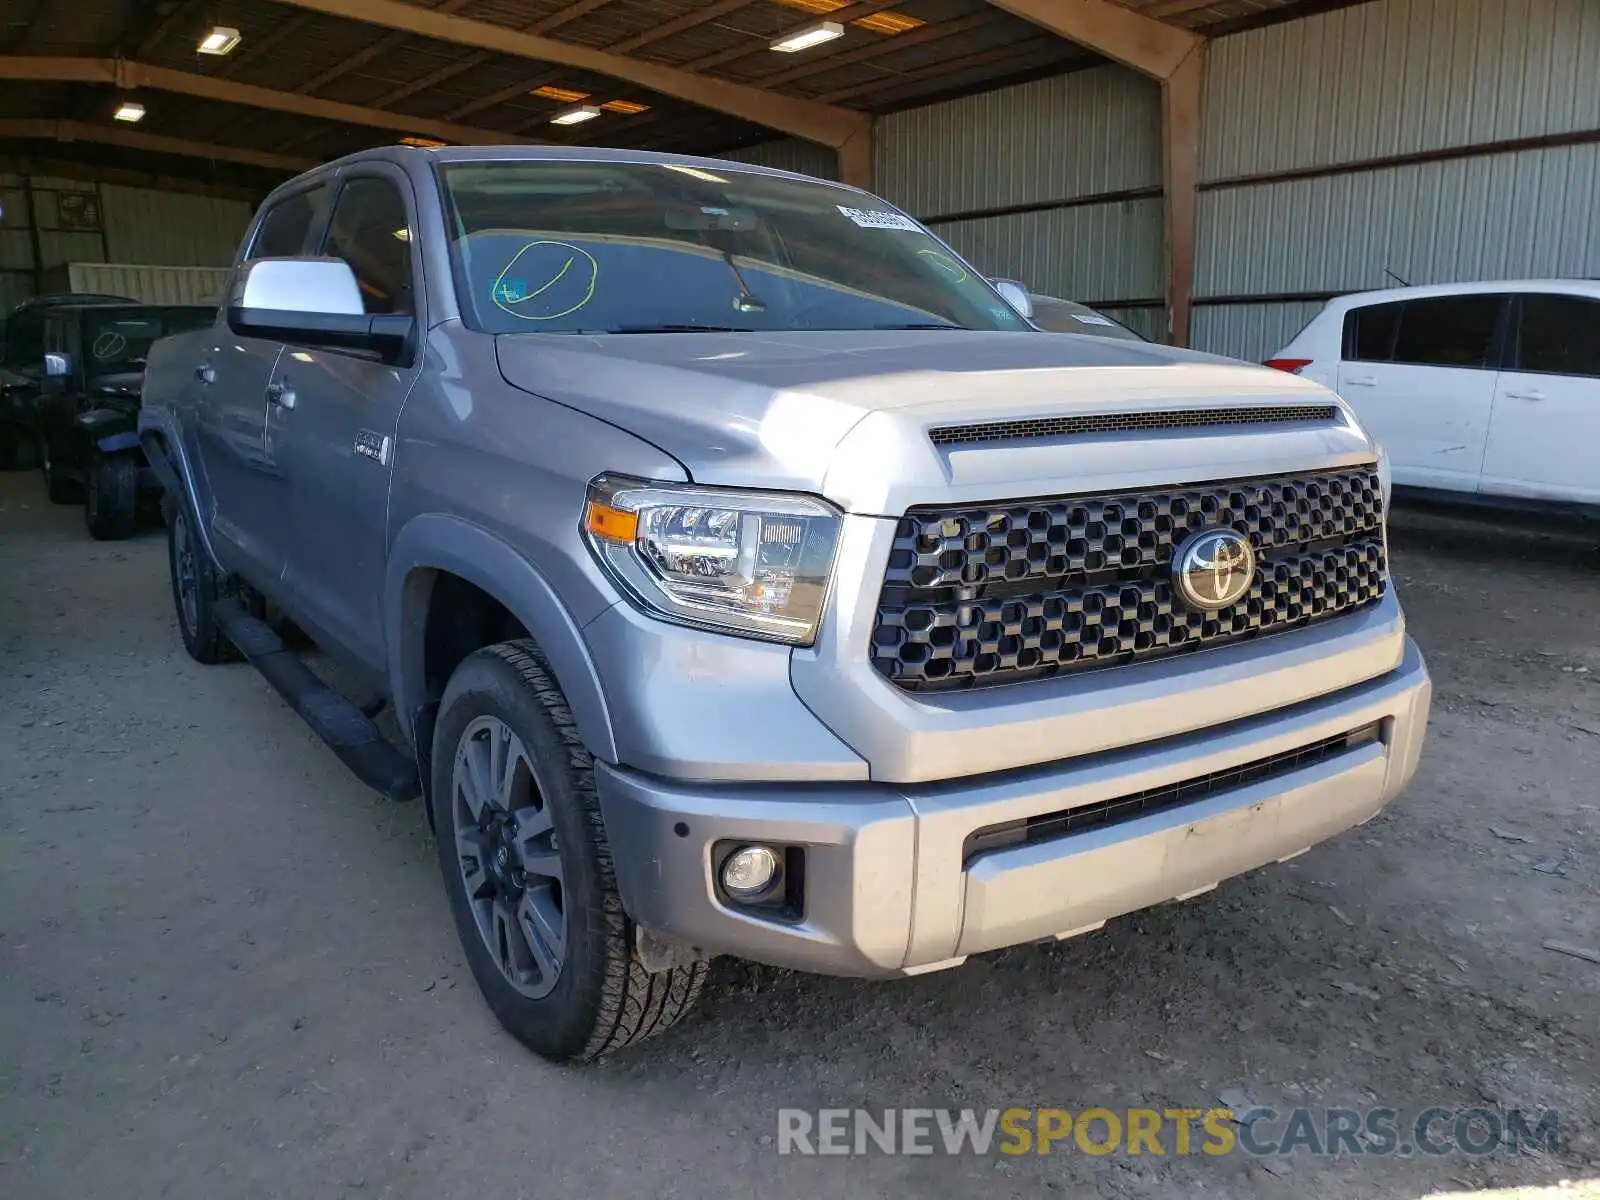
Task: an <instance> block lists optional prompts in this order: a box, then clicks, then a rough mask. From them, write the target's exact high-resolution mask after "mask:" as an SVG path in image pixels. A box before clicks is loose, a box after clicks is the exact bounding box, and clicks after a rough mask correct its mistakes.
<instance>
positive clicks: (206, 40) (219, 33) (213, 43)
mask: <svg viewBox="0 0 1600 1200" xmlns="http://www.w3.org/2000/svg"><path fill="white" fill-rule="evenodd" d="M238 44H239V31H238V30H237V29H230V28H229V27H228V26H226V25H216V26H213V27H212V30H211V32H210V33H208V34H206V35H205V37H203V38H201V39H200V44H199V45H198V46H196V47H195V49H197V50H198V51H200V53H201V54H215V55H218V56H219V57H220V56H221V55H224V54H229V53H231V52H232V51H233V48H234V47H235V46H237V45H238Z"/></svg>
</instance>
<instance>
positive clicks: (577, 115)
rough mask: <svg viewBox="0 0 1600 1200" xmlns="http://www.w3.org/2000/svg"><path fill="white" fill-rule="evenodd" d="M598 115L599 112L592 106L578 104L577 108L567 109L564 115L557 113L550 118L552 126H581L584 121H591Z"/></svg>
mask: <svg viewBox="0 0 1600 1200" xmlns="http://www.w3.org/2000/svg"><path fill="white" fill-rule="evenodd" d="M599 115H600V110H599V109H598V108H596V107H595V106H594V105H592V104H580V105H579V106H578V107H577V108H569V109H567V111H566V112H564V113H557V114H556V115H555V116H553V117H551V118H550V124H552V125H582V124H583V123H584V122H585V121H592V120H594V119H595V118H596V117H598V116H599Z"/></svg>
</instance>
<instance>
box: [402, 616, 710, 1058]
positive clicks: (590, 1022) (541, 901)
mask: <svg viewBox="0 0 1600 1200" xmlns="http://www.w3.org/2000/svg"><path fill="white" fill-rule="evenodd" d="M475 763H476V764H479V765H481V766H483V767H484V768H486V769H485V770H484V771H483V772H482V773H481V774H478V775H475V774H474V772H473V770H472V769H471V768H472V766H473V764H475ZM458 765H459V767H458ZM505 765H509V767H510V770H509V771H507V770H505ZM432 772H433V779H432V785H433V786H432V791H431V795H432V797H433V799H432V803H433V816H434V828H435V830H436V836H437V840H438V847H439V866H440V870H441V871H442V872H443V875H444V884H445V891H446V893H447V894H448V895H449V898H450V910H451V915H452V916H453V917H454V918H455V922H456V932H457V933H458V934H459V936H460V938H461V945H462V948H463V949H464V950H465V952H466V956H467V963H468V965H469V966H470V967H471V968H472V974H473V977H474V978H475V979H476V980H477V982H478V988H479V990H480V991H481V992H482V993H483V997H484V999H485V1000H486V1001H487V1002H488V1005H489V1008H490V1010H491V1011H492V1012H493V1013H494V1015H495V1016H496V1017H497V1018H498V1019H499V1021H500V1024H501V1025H503V1026H505V1028H506V1030H507V1031H508V1032H509V1033H511V1035H512V1036H513V1037H515V1038H516V1039H517V1040H518V1041H520V1042H522V1044H523V1045H525V1046H527V1047H528V1048H529V1049H530V1050H532V1051H534V1052H535V1053H536V1054H540V1055H543V1056H544V1057H546V1058H550V1059H555V1060H557V1061H562V1060H589V1059H594V1058H599V1057H600V1056H601V1055H604V1054H609V1053H611V1052H613V1051H616V1050H620V1049H622V1048H623V1047H624V1046H629V1045H632V1044H633V1043H635V1042H639V1041H642V1040H644V1039H645V1038H647V1037H650V1036H651V1035H652V1034H656V1033H660V1032H662V1031H663V1030H665V1029H667V1028H668V1027H670V1026H671V1025H673V1024H674V1023H676V1022H677V1021H678V1020H679V1018H681V1017H682V1016H683V1015H684V1014H685V1013H686V1012H688V1011H689V1008H690V1006H691V1005H693V1004H694V1001H695V998H696V997H697V996H698V995H699V993H700V989H701V986H702V985H703V984H704V982H705V977H706V970H707V964H706V963H703V962H697V963H694V964H692V965H689V966H679V967H674V968H671V969H670V970H667V971H663V972H660V973H657V974H651V973H649V972H647V971H646V970H645V969H644V967H643V966H642V965H641V964H640V962H639V959H638V957H637V954H636V951H635V943H634V925H633V922H632V921H630V920H629V919H628V916H627V914H626V913H625V912H624V911H623V908H622V900H621V898H620V896H619V895H618V892H617V882H616V876H615V874H614V872H613V870H612V863H611V851H610V847H609V845H608V844H607V841H606V834H605V826H604V823H603V821H602V820H601V816H600V802H599V797H598V795H597V794H596V791H595V782H594V760H593V759H592V758H590V756H589V752H588V751H587V750H586V749H584V746H583V742H582V741H581V740H580V739H579V737H578V731H577V727H576V726H575V725H574V723H573V720H572V714H571V712H570V711H569V710H568V708H567V702H566V698H565V697H564V696H562V694H561V691H560V689H559V688H558V687H557V686H556V683H555V680H554V679H553V678H552V677H551V675H550V673H549V671H548V669H547V667H546V665H545V662H544V659H543V657H542V656H541V655H540V654H539V652H538V650H537V649H536V648H535V647H534V645H533V643H532V642H528V641H517V642H502V643H500V644H499V645H495V646H489V647H486V648H484V649H482V650H479V651H477V652H476V653H474V654H471V655H469V656H468V657H467V658H466V659H465V660H464V661H463V662H462V663H461V665H460V666H459V667H458V668H457V669H456V672H455V674H454V675H452V676H451V678H450V682H449V685H448V686H447V687H446V688H445V692H444V699H443V700H442V702H441V704H440V707H439V717H438V722H437V724H436V725H435V727H434V736H433V762H432ZM485 776H488V777H493V778H497V779H498V778H508V779H510V781H511V785H510V786H509V787H507V788H498V787H496V788H484V787H482V786H481V785H479V784H474V783H473V780H474V779H475V778H476V779H481V778H484V777H485ZM458 784H460V787H458ZM486 795H487V796H488V797H489V799H488V802H486V803H482V807H481V808H480V809H479V811H478V813H477V814H476V816H474V814H473V811H472V809H473V805H474V801H475V800H476V801H480V802H481V801H482V800H483V799H484V797H485V796H486ZM495 808H498V809H499V813H498V814H496V813H492V812H491V809H495ZM512 814H514V817H512V819H511V820H508V821H503V822H501V821H500V818H501V816H511V815H512ZM496 822H500V824H499V825H498V826H497V825H496ZM506 851H509V853H506ZM549 872H554V874H553V875H552V874H549ZM469 877H470V878H471V879H472V881H473V882H472V884H470V885H469V882H468V880H469ZM469 887H470V893H469ZM512 912H515V913H516V914H518V916H519V917H522V916H527V918H528V922H527V924H528V927H535V928H538V929H543V930H544V931H545V934H544V935H535V936H529V934H527V933H524V932H521V930H522V929H523V928H525V926H524V921H523V920H521V919H515V920H514V919H512V916H511V914H512ZM557 918H559V922H558V920H557ZM535 922H537V925H536V926H535ZM513 931H517V932H516V933H515V934H514V933H513ZM552 932H553V934H554V936H549V935H551V934H552ZM513 936H515V937H517V938H518V939H520V940H518V941H517V942H515V943H512V942H511V941H510V939H511V938H512V937H513ZM535 941H539V942H541V943H542V950H540V951H535V950H534V949H533V947H534V944H535ZM491 945H495V946H496V948H495V949H491ZM519 948H520V951H519ZM552 963H553V964H554V970H553V971H552V970H551V969H550V968H551V964H552Z"/></svg>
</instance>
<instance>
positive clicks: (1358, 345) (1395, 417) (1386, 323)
mask: <svg viewBox="0 0 1600 1200" xmlns="http://www.w3.org/2000/svg"><path fill="white" fill-rule="evenodd" d="M1507 309H1508V297H1506V296H1499V295H1475V294H1464V295H1459V296H1435V297H1428V298H1424V299H1416V300H1397V301H1389V302H1387V303H1382V304H1370V305H1364V306H1362V307H1360V308H1353V309H1351V310H1350V311H1349V312H1348V313H1347V314H1346V316H1345V329H1344V354H1343V359H1342V361H1341V362H1340V364H1339V387H1338V391H1339V394H1340V395H1341V396H1343V397H1344V398H1345V399H1346V400H1348V401H1349V402H1350V404H1351V406H1352V407H1353V408H1354V409H1355V410H1356V412H1357V413H1358V414H1359V415H1360V417H1361V419H1362V421H1363V422H1364V423H1365V424H1366V425H1367V427H1368V429H1370V430H1371V431H1372V433H1373V434H1374V435H1375V436H1376V437H1377V439H1378V440H1379V441H1380V442H1381V443H1382V444H1383V446H1384V448H1385V449H1386V450H1387V451H1388V452H1389V461H1390V464H1391V466H1392V467H1393V470H1394V479H1395V482H1396V483H1399V484H1406V485H1410V486H1412V487H1429V488H1443V489H1447V490H1450V491H1464V492H1470V491H1473V490H1475V489H1476V488H1477V486H1478V475H1479V471H1480V469H1481V467H1482V464H1483V453H1484V447H1485V446H1486V445H1487V442H1488V437H1489V414H1490V412H1491V410H1492V408H1493V404H1494V389H1495V377H1496V369H1495V368H1496V364H1497V361H1498V353H1499V345H1500V341H1501V338H1502V336H1503V328H1504V324H1505V316H1506V312H1507Z"/></svg>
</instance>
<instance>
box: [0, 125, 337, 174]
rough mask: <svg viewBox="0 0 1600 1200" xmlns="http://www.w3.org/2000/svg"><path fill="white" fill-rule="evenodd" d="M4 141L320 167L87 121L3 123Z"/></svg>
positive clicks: (289, 169)
mask: <svg viewBox="0 0 1600 1200" xmlns="http://www.w3.org/2000/svg"><path fill="white" fill-rule="evenodd" d="M0 138H17V139H19V140H36V141H51V142H62V143H71V142H97V143H99V144H100V145H102V146H122V147H124V148H126V149H129V150H144V151H148V152H150V153H152V154H175V155H179V156H181V157H184V158H206V159H211V160H213V161H215V162H226V163H238V164H239V165H240V166H245V167H261V168H263V169H265V170H268V171H282V172H283V173H284V174H286V175H295V174H298V173H299V172H301V171H309V170H310V169H311V168H312V167H314V166H316V165H317V164H316V162H315V160H313V159H309V158H291V157H289V156H287V155H283V154H269V153H267V152H266V151H264V150H241V149H239V148H238V147H236V146H214V145H212V144H211V143H210V142H192V141H190V140H188V139H187V138H174V137H162V136H161V135H160V134H155V133H141V132H140V131H139V130H137V129H113V128H112V127H110V126H108V125H91V124H89V123H87V122H84V121H51V120H0Z"/></svg>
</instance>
